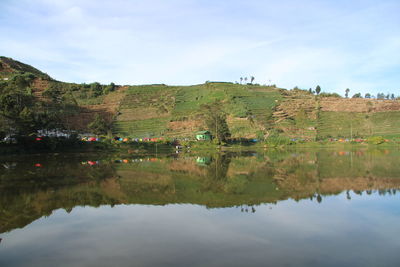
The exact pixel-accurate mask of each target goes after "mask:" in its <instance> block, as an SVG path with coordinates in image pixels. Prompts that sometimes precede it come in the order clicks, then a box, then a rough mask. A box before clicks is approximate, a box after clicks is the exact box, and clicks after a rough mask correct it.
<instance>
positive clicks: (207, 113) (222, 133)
mask: <svg viewBox="0 0 400 267" xmlns="http://www.w3.org/2000/svg"><path fill="white" fill-rule="evenodd" d="M221 106H222V105H221V103H220V102H215V103H213V104H208V105H207V104H206V105H202V106H201V108H202V109H203V110H204V114H203V117H204V120H205V124H206V125H207V128H208V130H209V131H210V132H211V133H212V135H213V136H214V138H216V139H217V141H218V143H221V142H226V140H227V139H228V138H229V137H230V136H231V133H230V131H229V127H228V124H227V122H226V113H225V112H224V111H223V110H222V108H221Z"/></svg>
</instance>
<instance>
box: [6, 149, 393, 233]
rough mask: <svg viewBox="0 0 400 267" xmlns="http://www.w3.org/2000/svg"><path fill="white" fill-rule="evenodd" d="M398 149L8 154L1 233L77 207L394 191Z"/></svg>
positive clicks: (219, 203)
mask: <svg viewBox="0 0 400 267" xmlns="http://www.w3.org/2000/svg"><path fill="white" fill-rule="evenodd" d="M399 154H400V153H399V152H398V151H368V152H367V151H357V152H346V151H344V152H343V151H341V152H340V151H339V152H333V151H306V152H297V153H288V152H286V153H277V152H275V153H272V152H268V153H258V154H256V155H250V156H249V155H246V156H243V155H237V154H216V155H212V156H204V157H189V156H188V157H184V156H183V157H179V158H172V157H162V158H152V159H147V158H145V159H125V160H120V161H114V160H110V159H104V160H100V161H98V162H96V161H90V160H96V159H89V158H87V157H80V158H71V157H69V158H64V157H61V156H58V157H53V158H47V159H41V160H36V161H35V160H34V159H16V160H8V161H7V162H5V161H3V162H1V164H2V167H1V168H0V205H1V207H2V208H1V211H0V218H1V221H0V232H5V231H9V230H12V229H14V228H18V227H24V226H25V225H27V224H29V223H30V222H32V221H34V220H36V219H38V218H40V217H42V216H47V215H50V214H51V213H52V211H54V210H56V209H60V208H63V209H65V210H67V211H70V210H72V209H73V208H74V207H76V206H94V207H98V206H99V205H116V204H151V205H165V204H170V203H192V204H199V205H205V206H207V207H229V206H240V205H258V204H260V203H275V202H277V201H280V200H285V199H288V198H293V199H296V200H300V199H305V198H310V199H312V200H315V201H323V198H324V196H325V195H332V194H338V193H340V192H343V191H349V190H352V191H353V192H355V193H357V194H361V193H362V192H365V193H366V194H371V193H372V192H374V191H375V190H378V192H379V193H381V194H384V193H390V194H393V193H396V191H395V190H394V189H396V188H399V186H400V166H399V164H397V161H398V157H399ZM35 165H36V166H35ZM348 197H349V198H350V197H351V196H350V194H348Z"/></svg>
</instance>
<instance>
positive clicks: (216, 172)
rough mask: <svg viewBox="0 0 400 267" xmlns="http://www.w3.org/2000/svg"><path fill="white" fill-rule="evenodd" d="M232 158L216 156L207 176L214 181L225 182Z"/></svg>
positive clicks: (227, 155)
mask: <svg viewBox="0 0 400 267" xmlns="http://www.w3.org/2000/svg"><path fill="white" fill-rule="evenodd" d="M231 157H232V156H231V155H230V154H215V155H214V156H213V157H212V158H211V164H210V165H209V166H208V168H207V176H208V177H209V178H212V179H214V180H225V179H226V174H227V172H228V169H229V164H230V163H231Z"/></svg>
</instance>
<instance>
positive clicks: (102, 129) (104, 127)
mask: <svg viewBox="0 0 400 267" xmlns="http://www.w3.org/2000/svg"><path fill="white" fill-rule="evenodd" d="M88 128H89V130H91V131H92V132H93V133H94V134H97V135H103V134H107V132H108V131H109V129H110V127H109V124H108V123H107V122H106V120H105V119H103V118H102V117H101V116H100V115H99V114H96V116H95V117H94V120H93V121H92V122H91V123H89V125H88Z"/></svg>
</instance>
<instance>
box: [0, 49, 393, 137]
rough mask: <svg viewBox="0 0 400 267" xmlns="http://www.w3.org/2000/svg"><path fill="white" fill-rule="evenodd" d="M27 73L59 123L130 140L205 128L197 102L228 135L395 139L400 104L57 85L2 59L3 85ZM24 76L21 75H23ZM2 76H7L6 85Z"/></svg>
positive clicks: (271, 92)
mask: <svg viewBox="0 0 400 267" xmlns="http://www.w3.org/2000/svg"><path fill="white" fill-rule="evenodd" d="M27 73H28V74H29V75H30V76H29V77H30V78H29V87H30V91H31V92H32V94H33V95H34V97H35V98H36V99H37V100H38V101H43V102H51V101H53V102H54V101H55V102H56V103H57V104H58V105H61V104H65V103H67V102H68V103H69V106H68V108H66V107H65V106H64V107H63V109H62V110H63V116H62V121H63V124H64V125H65V126H66V127H67V128H69V129H74V130H79V131H81V132H86V131H88V129H87V125H88V124H89V123H90V122H91V121H93V119H94V117H95V115H96V114H99V115H100V116H101V117H103V118H104V119H105V120H106V121H108V122H109V124H110V125H111V128H112V132H113V134H114V135H119V136H126V137H132V138H144V137H161V136H163V137H170V138H175V137H178V138H181V137H189V138H192V137H193V134H194V132H196V131H198V130H204V129H206V125H205V124H204V119H203V113H204V110H203V108H202V105H204V104H211V103H215V102H218V103H219V105H220V106H221V107H222V108H223V110H224V111H225V112H226V114H227V123H228V126H229V129H230V131H231V134H232V137H233V138H237V137H245V138H265V137H271V136H286V137H290V138H302V139H303V138H304V139H310V140H314V139H326V138H331V137H332V138H337V137H344V138H350V137H367V136H372V135H382V136H385V137H395V136H399V132H400V101H399V100H376V99H344V98H337V97H321V96H315V95H313V94H311V93H309V92H308V91H304V90H299V89H293V90H286V89H281V88H276V87H275V86H260V85H253V84H247V85H241V84H233V83H225V82H207V83H205V84H199V85H193V86H167V85H163V84H154V85H140V86H118V85H114V84H110V85H100V84H98V83H92V84H74V83H63V82H58V81H55V80H53V79H51V78H50V77H49V76H47V75H46V74H44V73H43V72H41V71H39V70H37V69H35V68H33V67H31V66H29V65H26V64H23V63H21V62H18V61H14V60H12V59H10V58H6V57H0V77H2V78H3V79H2V80H3V81H2V83H3V84H5V83H11V82H13V81H14V83H15V79H16V77H18V76H21V75H25V76H26V75H27ZM25 76H24V77H25ZM4 78H8V79H7V80H5V79H4Z"/></svg>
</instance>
